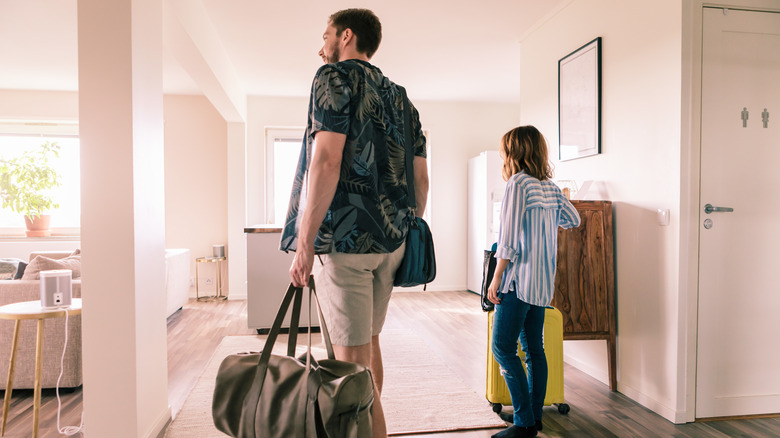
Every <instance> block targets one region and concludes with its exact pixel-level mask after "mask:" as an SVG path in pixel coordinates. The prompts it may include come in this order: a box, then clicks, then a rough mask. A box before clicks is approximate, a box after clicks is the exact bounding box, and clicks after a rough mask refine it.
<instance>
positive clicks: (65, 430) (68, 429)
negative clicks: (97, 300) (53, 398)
mask: <svg viewBox="0 0 780 438" xmlns="http://www.w3.org/2000/svg"><path fill="white" fill-rule="evenodd" d="M67 348H68V309H67V308H66V309H65V346H64V347H62V357H61V358H60V375H59V376H58V377H57V386H56V389H55V391H56V393H57V431H59V433H60V435H68V436H71V435H76V434H77V433H79V432H81V431H82V429H84V410H83V409H82V411H81V424H80V425H79V426H78V427H76V426H65V427H60V413H61V412H62V401H60V379H62V374H63V372H64V371H65V350H66V349H67Z"/></svg>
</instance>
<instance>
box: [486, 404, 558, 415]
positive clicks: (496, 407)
mask: <svg viewBox="0 0 780 438" xmlns="http://www.w3.org/2000/svg"><path fill="white" fill-rule="evenodd" d="M491 405H492V406H493V412H495V413H496V414H497V413H499V412H501V410H502V409H504V407H503V406H501V403H491ZM567 412H568V410H567Z"/></svg>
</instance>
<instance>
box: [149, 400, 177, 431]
mask: <svg viewBox="0 0 780 438" xmlns="http://www.w3.org/2000/svg"><path fill="white" fill-rule="evenodd" d="M171 419H172V418H171V406H170V405H168V409H166V410H165V412H164V413H163V414H162V415H160V418H158V419H157V421H155V422H154V425H153V426H152V429H151V430H150V431H149V433H148V434H146V435H144V436H146V438H163V436H164V435H165V428H166V427H167V426H168V423H170V422H171Z"/></svg>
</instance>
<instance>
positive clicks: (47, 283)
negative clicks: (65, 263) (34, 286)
mask: <svg viewBox="0 0 780 438" xmlns="http://www.w3.org/2000/svg"><path fill="white" fill-rule="evenodd" d="M72 276H73V272H72V271H71V270H70V269H55V270H52V271H41V307H43V308H44V309H56V308H58V307H70V303H71V298H72V297H73V278H72Z"/></svg>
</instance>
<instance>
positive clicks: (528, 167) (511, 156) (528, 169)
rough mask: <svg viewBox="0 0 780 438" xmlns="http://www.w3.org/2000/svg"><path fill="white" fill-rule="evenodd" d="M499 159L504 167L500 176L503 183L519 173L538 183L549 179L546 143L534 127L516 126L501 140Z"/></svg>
mask: <svg viewBox="0 0 780 438" xmlns="http://www.w3.org/2000/svg"><path fill="white" fill-rule="evenodd" d="M501 158H503V160H504V166H503V167H502V168H501V175H502V176H503V177H504V180H505V181H509V178H510V177H511V176H512V175H514V174H516V173H520V171H525V173H527V174H529V175H531V176H533V177H534V178H536V179H538V180H539V181H544V180H546V179H551V178H552V176H553V172H552V166H551V165H550V162H549V161H548V159H547V142H546V141H545V140H544V136H543V135H542V133H541V132H539V130H538V129H536V128H535V127H533V126H531V125H528V126H518V127H517V128H514V129H512V130H511V131H509V132H507V133H506V134H504V136H503V137H502V138H501Z"/></svg>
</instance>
